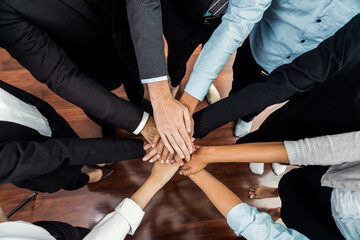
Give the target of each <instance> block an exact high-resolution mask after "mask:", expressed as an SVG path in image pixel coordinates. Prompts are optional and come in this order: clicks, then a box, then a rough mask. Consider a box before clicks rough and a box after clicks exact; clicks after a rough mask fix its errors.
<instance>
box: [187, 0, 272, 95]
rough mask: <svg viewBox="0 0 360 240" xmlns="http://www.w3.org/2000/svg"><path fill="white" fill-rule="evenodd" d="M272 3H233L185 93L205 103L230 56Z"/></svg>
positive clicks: (237, 0)
mask: <svg viewBox="0 0 360 240" xmlns="http://www.w3.org/2000/svg"><path fill="white" fill-rule="evenodd" d="M270 4H271V0H246V1H240V0H230V1H229V6H228V9H227V11H226V13H225V14H224V16H223V17H222V22H221V24H220V25H219V26H218V28H217V29H216V30H215V31H214V33H213V34H212V36H211V38H210V39H209V41H208V42H207V43H206V44H205V46H204V47H203V49H202V51H201V53H200V56H199V58H198V60H197V61H196V64H195V66H194V70H193V72H192V74H191V76H190V80H189V82H188V84H187V85H186V88H185V91H186V92H187V93H188V94H190V95H191V96H193V97H195V98H197V99H198V100H200V101H202V100H203V99H204V97H205V95H206V94H207V92H208V91H209V88H210V86H211V83H212V82H213V81H214V79H215V78H216V77H217V75H218V74H219V72H220V71H221V69H222V68H223V67H224V65H225V64H226V62H227V61H228V59H229V57H230V56H231V54H233V53H234V52H235V51H236V49H237V48H238V47H239V46H240V45H241V43H242V42H243V41H244V40H245V38H246V37H247V36H248V35H249V33H250V32H251V30H252V28H253V27H254V25H255V23H257V22H259V21H260V20H261V19H262V16H263V13H264V11H265V10H266V9H267V8H268V7H269V6H270Z"/></svg>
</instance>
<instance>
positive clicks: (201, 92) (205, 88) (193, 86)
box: [185, 73, 213, 102]
mask: <svg viewBox="0 0 360 240" xmlns="http://www.w3.org/2000/svg"><path fill="white" fill-rule="evenodd" d="M194 75H195V73H192V74H191V76H190V79H189V82H188V83H187V84H186V87H185V92H187V93H188V94H190V95H191V96H193V97H194V98H196V99H197V100H199V101H200V102H201V101H202V100H204V98H205V96H206V94H207V93H208V92H209V89H210V87H211V84H212V82H213V80H207V81H206V80H205V77H203V76H201V75H200V76H199V77H194Z"/></svg>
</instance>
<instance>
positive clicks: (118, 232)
mask: <svg viewBox="0 0 360 240" xmlns="http://www.w3.org/2000/svg"><path fill="white" fill-rule="evenodd" d="M144 214H145V212H144V211H143V210H142V209H141V208H140V206H139V205H138V204H137V203H136V202H134V201H133V200H131V199H129V198H126V199H124V200H123V201H122V202H121V203H120V204H119V205H118V206H117V207H116V208H115V211H114V212H112V213H109V214H108V215H106V216H105V217H104V218H103V219H102V220H101V221H100V222H99V223H98V224H96V226H95V227H94V228H93V230H92V231H91V232H90V233H89V234H88V235H87V236H86V237H85V238H84V240H104V239H106V240H120V239H124V238H125V237H126V235H127V234H131V235H132V234H134V233H135V231H136V229H137V228H138V226H139V225H140V222H141V220H142V219H143V217H144Z"/></svg>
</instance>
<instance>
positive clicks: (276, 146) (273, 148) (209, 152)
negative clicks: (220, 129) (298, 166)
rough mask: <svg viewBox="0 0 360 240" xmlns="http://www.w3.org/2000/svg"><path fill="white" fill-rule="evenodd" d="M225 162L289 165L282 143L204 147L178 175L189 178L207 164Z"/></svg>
mask: <svg viewBox="0 0 360 240" xmlns="http://www.w3.org/2000/svg"><path fill="white" fill-rule="evenodd" d="M227 162H240V163H248V162H260V163H273V162H276V163H289V159H288V156H287V152H286V149H285V146H284V143H283V142H269V143H267V142H265V143H244V144H236V145H229V146H204V147H200V148H199V149H198V150H197V151H196V152H195V153H194V154H193V155H192V156H191V161H189V162H187V163H186V165H185V166H184V167H183V168H182V169H181V171H180V174H182V175H185V176H189V175H190V174H194V173H197V172H199V171H200V170H202V169H204V168H205V167H206V166H207V165H208V164H209V163H227ZM190 176H191V175H190Z"/></svg>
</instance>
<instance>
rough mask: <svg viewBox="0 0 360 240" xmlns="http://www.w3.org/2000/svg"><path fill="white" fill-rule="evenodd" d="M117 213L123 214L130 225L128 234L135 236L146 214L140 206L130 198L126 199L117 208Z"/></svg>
mask: <svg viewBox="0 0 360 240" xmlns="http://www.w3.org/2000/svg"><path fill="white" fill-rule="evenodd" d="M115 212H117V213H119V214H121V215H122V216H123V217H124V218H125V219H126V221H127V222H128V223H129V225H130V230H129V232H128V234H131V235H133V234H134V233H135V231H136V229H137V228H138V227H139V225H140V223H141V220H142V219H143V217H144V215H145V212H144V211H143V210H142V209H141V208H140V206H139V205H138V204H137V203H136V202H134V201H133V200H131V199H129V198H125V199H124V200H123V201H122V202H121V203H120V204H119V205H118V206H117V207H116V208H115Z"/></svg>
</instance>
